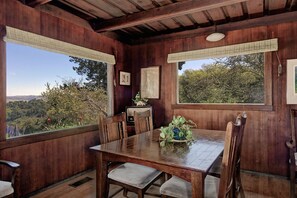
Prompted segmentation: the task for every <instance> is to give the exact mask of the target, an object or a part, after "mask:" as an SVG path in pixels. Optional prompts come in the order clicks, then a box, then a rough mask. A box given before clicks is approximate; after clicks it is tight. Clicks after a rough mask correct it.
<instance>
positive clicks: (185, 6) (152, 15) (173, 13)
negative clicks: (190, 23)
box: [93, 0, 247, 32]
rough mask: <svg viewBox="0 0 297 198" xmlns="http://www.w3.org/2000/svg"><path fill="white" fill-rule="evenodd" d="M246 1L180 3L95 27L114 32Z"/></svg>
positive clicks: (109, 21)
mask: <svg viewBox="0 0 297 198" xmlns="http://www.w3.org/2000/svg"><path fill="white" fill-rule="evenodd" d="M246 1H247V0H200V1H185V2H179V3H174V4H170V5H168V6H163V7H158V8H154V9H150V10H147V11H142V12H138V13H135V14H132V15H127V16H124V17H119V18H114V19H110V20H106V21H102V22H95V23H94V24H93V27H94V30H95V31H97V32H104V31H113V30H118V29H122V28H127V27H132V26H136V25H140V24H145V23H149V22H152V21H157V20H163V19H168V18H173V17H177V16H181V15H185V14H191V13H195V12H201V11H205V10H210V9H214V8H219V7H224V6H228V5H232V4H236V3H242V2H246Z"/></svg>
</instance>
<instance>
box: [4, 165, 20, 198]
mask: <svg viewBox="0 0 297 198" xmlns="http://www.w3.org/2000/svg"><path fill="white" fill-rule="evenodd" d="M0 166H1V170H2V168H7V169H9V170H10V173H11V174H10V180H9V181H4V180H0V197H5V198H8V197H14V198H16V197H19V196H20V192H19V191H20V181H19V177H20V165H19V164H17V163H15V162H11V161H6V160H0Z"/></svg>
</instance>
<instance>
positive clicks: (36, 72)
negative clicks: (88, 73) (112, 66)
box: [6, 43, 213, 96]
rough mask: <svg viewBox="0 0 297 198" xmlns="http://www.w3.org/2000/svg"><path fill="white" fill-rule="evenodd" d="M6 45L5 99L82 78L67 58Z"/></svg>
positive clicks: (195, 64) (194, 65)
mask: <svg viewBox="0 0 297 198" xmlns="http://www.w3.org/2000/svg"><path fill="white" fill-rule="evenodd" d="M6 44H7V45H6V49H7V50H6V51H7V59H6V61H7V73H6V75H7V85H6V86H7V89H6V90H7V96H20V95H41V92H43V91H45V90H46V86H45V85H46V83H49V84H50V85H51V87H52V86H54V85H56V82H58V83H61V82H62V81H63V80H69V79H77V80H79V79H81V78H82V76H79V75H78V74H77V73H76V72H75V71H74V70H73V69H72V67H73V66H75V64H74V63H71V62H70V61H69V56H66V55H64V54H58V53H54V52H49V51H45V50H40V49H36V48H32V47H29V46H24V45H19V44H14V43H6ZM212 61H213V60H212V59H206V60H195V61H187V62H186V63H185V64H184V65H183V69H182V70H179V71H178V73H179V74H182V73H183V72H184V71H185V70H187V69H201V66H202V65H203V64H208V63H211V62H212Z"/></svg>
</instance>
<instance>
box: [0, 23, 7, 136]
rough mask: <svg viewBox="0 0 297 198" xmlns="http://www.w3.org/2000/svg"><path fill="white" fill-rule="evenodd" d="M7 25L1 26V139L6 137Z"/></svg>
mask: <svg viewBox="0 0 297 198" xmlns="http://www.w3.org/2000/svg"><path fill="white" fill-rule="evenodd" d="M5 33H6V32H5V27H4V26H0V79H1V80H0V141H2V140H5V138H6V43H5V42H4V40H3V38H4V36H5Z"/></svg>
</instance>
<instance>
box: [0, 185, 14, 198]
mask: <svg viewBox="0 0 297 198" xmlns="http://www.w3.org/2000/svg"><path fill="white" fill-rule="evenodd" d="M12 193H13V188H12V186H11V182H6V181H0V197H5V196H7V195H11V194H12Z"/></svg>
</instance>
